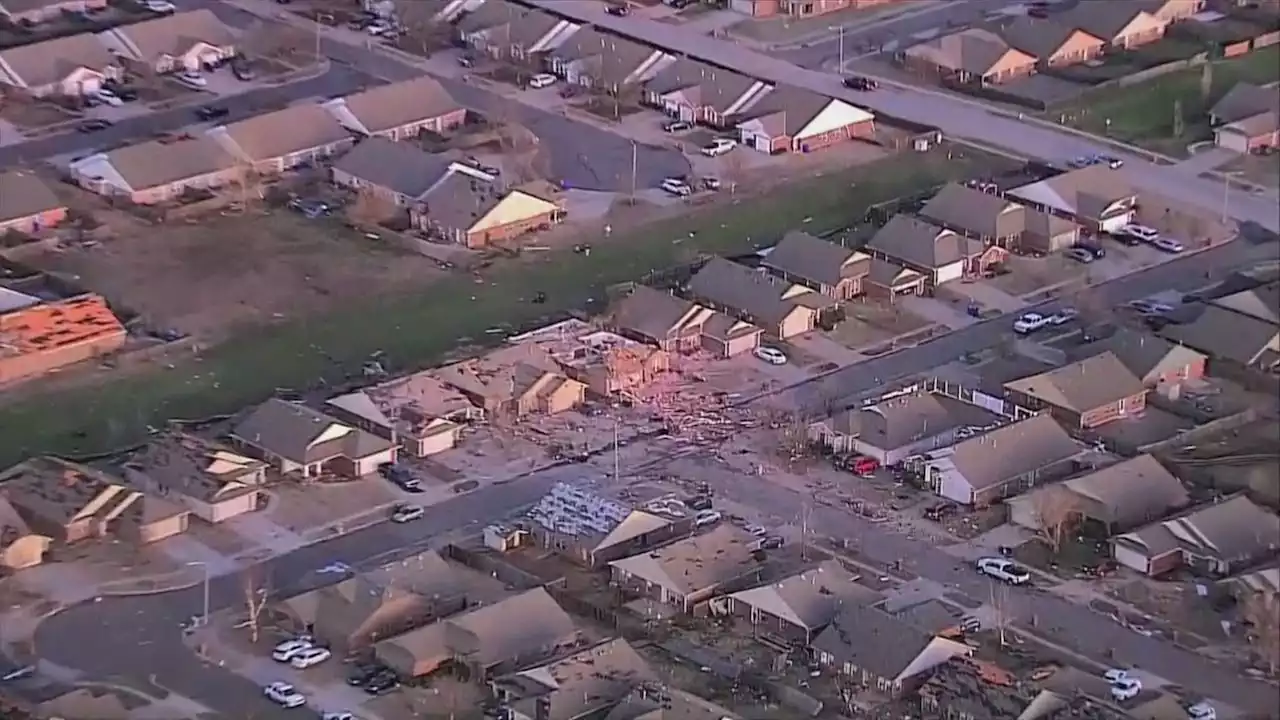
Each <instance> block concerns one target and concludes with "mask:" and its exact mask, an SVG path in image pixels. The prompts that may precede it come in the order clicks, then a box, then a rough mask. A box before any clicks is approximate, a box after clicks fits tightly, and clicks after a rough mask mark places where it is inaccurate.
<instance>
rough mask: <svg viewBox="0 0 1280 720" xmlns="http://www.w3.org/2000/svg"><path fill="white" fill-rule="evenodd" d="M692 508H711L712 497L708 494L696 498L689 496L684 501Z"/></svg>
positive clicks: (700, 509)
mask: <svg viewBox="0 0 1280 720" xmlns="http://www.w3.org/2000/svg"><path fill="white" fill-rule="evenodd" d="M684 504H685V505H686V506H688V508H689V509H690V510H696V511H699V512H701V511H703V510H710V509H711V506H712V504H713V503H712V502H711V498H710V497H708V496H706V495H699V496H698V497H695V498H689V499H688V500H686V501H685V503H684Z"/></svg>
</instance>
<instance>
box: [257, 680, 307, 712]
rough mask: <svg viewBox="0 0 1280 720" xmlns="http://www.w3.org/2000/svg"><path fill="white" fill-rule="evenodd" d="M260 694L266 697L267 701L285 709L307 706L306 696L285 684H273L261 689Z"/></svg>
mask: <svg viewBox="0 0 1280 720" xmlns="http://www.w3.org/2000/svg"><path fill="white" fill-rule="evenodd" d="M262 694H263V695H266V696H267V699H268V700H270V701H272V702H274V703H277V704H280V705H283V706H285V707H287V708H296V707H302V706H303V705H306V704H307V698H306V696H305V695H303V694H302V693H300V692H298V691H297V690H295V689H294V687H293V686H292V685H290V684H289V683H286V682H273V683H271V684H270V685H268V686H266V687H264V688H262Z"/></svg>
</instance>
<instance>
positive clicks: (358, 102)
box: [344, 75, 462, 133]
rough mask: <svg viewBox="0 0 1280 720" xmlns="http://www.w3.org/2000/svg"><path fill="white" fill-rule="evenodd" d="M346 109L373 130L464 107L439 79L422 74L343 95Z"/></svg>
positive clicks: (399, 125) (372, 131)
mask: <svg viewBox="0 0 1280 720" xmlns="http://www.w3.org/2000/svg"><path fill="white" fill-rule="evenodd" d="M344 101H345V104H346V107H347V110H349V111H351V114H352V115H354V116H355V117H356V119H357V120H359V121H360V124H361V125H363V126H364V127H365V129H367V130H368V131H369V132H371V133H379V132H386V131H388V130H393V129H396V128H399V127H402V126H404V125H410V124H412V123H417V122H421V121H423V120H429V119H432V118H438V117H442V116H444V115H448V114H449V113H452V112H454V111H456V110H460V109H462V106H461V105H459V104H458V101H457V100H454V99H453V96H452V95H450V94H449V91H448V90H445V89H444V86H443V85H441V84H440V82H439V81H438V80H436V79H435V78H433V77H431V76H429V75H423V76H422V77H419V78H414V79H412V80H405V81H404V82H398V83H391V84H390V85H382V86H379V87H376V88H373V89H372V90H365V91H364V92H361V93H356V94H354V95H348V96H347V97H346V98H344Z"/></svg>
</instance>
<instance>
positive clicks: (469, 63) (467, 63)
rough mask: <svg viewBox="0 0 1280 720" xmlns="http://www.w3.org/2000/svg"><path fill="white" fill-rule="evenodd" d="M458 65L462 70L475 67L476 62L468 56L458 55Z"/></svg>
mask: <svg viewBox="0 0 1280 720" xmlns="http://www.w3.org/2000/svg"><path fill="white" fill-rule="evenodd" d="M458 65H461V66H462V67H464V68H473V67H475V66H476V61H475V58H473V57H471V56H470V55H459V56H458Z"/></svg>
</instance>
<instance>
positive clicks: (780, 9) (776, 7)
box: [728, 0, 898, 20]
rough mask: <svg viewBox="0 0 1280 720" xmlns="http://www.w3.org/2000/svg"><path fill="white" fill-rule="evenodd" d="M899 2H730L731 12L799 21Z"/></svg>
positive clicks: (886, 0) (805, 0)
mask: <svg viewBox="0 0 1280 720" xmlns="http://www.w3.org/2000/svg"><path fill="white" fill-rule="evenodd" d="M897 1H898V0H729V3H728V6H729V9H730V10H734V11H736V12H740V13H742V14H743V15H750V16H751V17H755V18H771V17H778V16H784V17H787V18H791V19H795V20H799V19H802V18H811V17H818V16H819V15H826V14H827V13H833V12H836V11H839V10H862V9H866V8H873V7H875V6H877V5H884V4H888V3H892V2H897Z"/></svg>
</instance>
